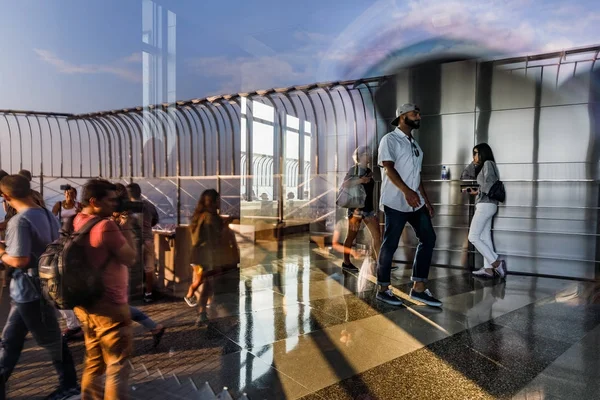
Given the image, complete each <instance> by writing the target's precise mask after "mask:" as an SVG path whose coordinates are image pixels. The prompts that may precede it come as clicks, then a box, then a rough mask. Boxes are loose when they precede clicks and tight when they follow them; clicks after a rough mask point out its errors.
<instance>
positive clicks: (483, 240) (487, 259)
mask: <svg viewBox="0 0 600 400" xmlns="http://www.w3.org/2000/svg"><path fill="white" fill-rule="evenodd" d="M473 164H474V165H475V172H476V176H477V184H478V185H479V188H471V190H470V191H469V193H470V194H471V195H474V196H477V197H476V199H475V214H474V215H473V219H472V220H471V226H470V228H469V242H471V243H473V246H475V248H476V249H477V251H479V253H480V254H481V255H482V256H483V259H484V263H485V264H484V266H483V267H482V268H480V269H478V270H477V271H473V275H475V276H480V277H485V278H493V277H494V276H495V275H498V276H500V277H501V278H504V277H506V261H504V260H500V258H499V257H498V254H496V252H495V250H494V242H493V241H492V220H493V219H494V215H496V212H497V211H498V201H497V200H494V199H492V198H490V197H489V196H488V193H489V192H490V189H491V188H492V186H493V185H494V183H496V182H497V181H498V180H500V177H499V172H498V167H497V166H496V160H495V159H494V153H493V152H492V149H491V148H490V146H489V145H488V144H487V143H480V144H478V145H477V146H475V147H474V148H473Z"/></svg>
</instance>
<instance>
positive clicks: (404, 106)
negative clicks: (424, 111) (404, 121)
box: [392, 103, 421, 126]
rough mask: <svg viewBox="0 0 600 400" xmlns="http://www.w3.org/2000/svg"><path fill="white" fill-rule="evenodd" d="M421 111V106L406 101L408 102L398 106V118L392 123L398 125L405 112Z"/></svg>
mask: <svg viewBox="0 0 600 400" xmlns="http://www.w3.org/2000/svg"><path fill="white" fill-rule="evenodd" d="M415 110H416V111H421V110H420V109H419V106H417V105H415V104H412V103H406V104H402V105H401V106H400V107H398V108H397V109H396V118H395V119H394V120H393V121H392V125H394V126H398V122H399V121H400V116H401V115H403V114H406V113H407V112H411V111H415Z"/></svg>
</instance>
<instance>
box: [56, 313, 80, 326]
mask: <svg viewBox="0 0 600 400" xmlns="http://www.w3.org/2000/svg"><path fill="white" fill-rule="evenodd" d="M58 311H59V312H60V315H62V317H63V318H64V319H65V321H67V329H77V328H79V327H80V326H81V324H80V323H79V320H78V319H77V317H76V316H75V313H74V312H73V310H58Z"/></svg>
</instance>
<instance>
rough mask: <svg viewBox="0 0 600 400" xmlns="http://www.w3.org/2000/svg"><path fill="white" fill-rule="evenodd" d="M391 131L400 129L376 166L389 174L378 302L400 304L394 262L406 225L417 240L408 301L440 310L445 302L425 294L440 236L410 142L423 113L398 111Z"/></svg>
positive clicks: (418, 154)
mask: <svg viewBox="0 0 600 400" xmlns="http://www.w3.org/2000/svg"><path fill="white" fill-rule="evenodd" d="M392 125H393V126H395V127H396V129H394V130H393V131H392V132H389V133H388V134H387V135H385V136H384V137H383V139H381V143H380V144H379V158H378V165H379V166H380V167H382V168H383V169H384V172H385V173H384V174H382V175H383V185H382V187H381V200H380V209H381V210H382V211H384V213H385V232H384V234H383V243H382V245H381V250H380V252H379V262H378V265H377V285H378V291H377V296H376V297H377V300H380V301H383V302H385V303H388V304H392V305H398V306H399V305H401V304H402V301H401V300H400V299H399V298H398V297H396V296H394V294H393V293H392V290H391V289H390V288H389V286H390V281H391V272H392V258H393V256H394V253H395V252H396V249H397V248H398V243H399V241H400V236H401V235H402V230H403V229H404V226H405V225H406V223H407V222H408V223H409V224H410V225H411V226H412V227H413V229H414V230H415V234H416V235H417V237H418V238H419V245H418V247H417V253H416V254H415V260H414V262H413V272H412V278H411V279H412V281H413V287H412V289H411V290H410V297H411V298H412V299H415V300H418V301H420V302H423V303H425V304H427V305H430V306H434V307H440V306H441V305H442V302H441V301H439V300H437V299H436V298H434V297H433V295H432V294H431V292H430V291H429V290H428V289H426V288H425V283H426V282H427V278H428V276H429V267H430V266H431V257H432V254H433V248H434V247H435V239H436V236H435V231H434V230H433V226H432V225H431V218H432V217H433V214H434V211H433V207H432V206H431V204H430V203H429V199H427V194H426V193H425V189H424V188H423V183H422V182H421V165H422V163H423V151H422V150H421V147H420V146H419V144H418V143H417V142H415V140H414V138H413V136H412V130H413V129H419V126H420V125H421V113H420V110H419V107H417V106H416V105H414V104H404V105H402V106H401V107H400V108H399V109H398V110H397V111H396V119H394V120H393V121H392Z"/></svg>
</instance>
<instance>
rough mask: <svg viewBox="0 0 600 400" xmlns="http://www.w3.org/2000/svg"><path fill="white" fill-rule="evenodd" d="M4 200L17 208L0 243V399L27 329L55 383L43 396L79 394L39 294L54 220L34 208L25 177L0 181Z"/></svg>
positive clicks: (66, 355) (50, 310)
mask: <svg viewBox="0 0 600 400" xmlns="http://www.w3.org/2000/svg"><path fill="white" fill-rule="evenodd" d="M0 189H1V191H2V196H3V197H4V201H7V202H8V203H9V204H10V205H11V206H12V207H13V208H14V209H15V210H16V212H17V214H16V215H15V216H14V217H13V218H11V219H10V221H9V222H8V228H7V232H6V247H5V248H4V246H2V247H0V261H1V262H2V263H3V264H4V265H5V267H7V268H10V270H11V271H12V280H11V282H10V297H11V298H12V304H11V307H10V312H9V314H8V318H7V321H6V324H5V325H4V330H3V331H2V348H1V349H0V399H3V398H4V396H5V388H4V384H5V382H6V381H8V378H9V377H10V375H11V373H12V371H13V369H14V368H15V366H16V365H17V362H18V361H19V357H20V355H21V350H22V349H23V343H24V341H25V336H26V335H27V333H28V332H31V334H32V336H33V338H34V339H35V341H36V342H37V344H38V345H39V346H40V347H43V348H45V349H46V350H47V351H48V352H49V353H50V356H51V358H52V363H53V364H54V368H55V369H56V372H57V373H58V379H59V383H60V386H59V387H58V389H57V390H56V391H54V393H52V394H50V395H49V396H48V397H47V399H67V398H70V397H72V396H77V395H79V388H78V385H77V374H76V372H75V366H74V364H73V358H72V357H71V352H70V351H69V348H68V347H67V343H66V341H62V338H61V332H60V327H59V325H58V321H57V320H56V312H55V310H54V308H52V306H50V304H48V303H47V302H46V301H45V300H44V298H43V297H42V295H41V289H40V285H39V278H38V270H37V264H38V259H39V257H40V256H41V254H42V253H43V252H44V250H45V249H46V246H47V245H48V244H50V243H51V242H53V241H54V240H56V239H57V238H58V230H59V225H58V221H57V220H56V219H55V218H54V217H53V216H52V214H51V213H50V212H49V211H48V210H46V209H45V208H42V207H40V206H38V205H37V204H36V202H35V200H34V199H33V197H32V194H31V186H30V184H29V181H28V180H27V178H25V177H23V176H21V175H9V176H7V177H5V178H3V179H2V181H1V182H0Z"/></svg>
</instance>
